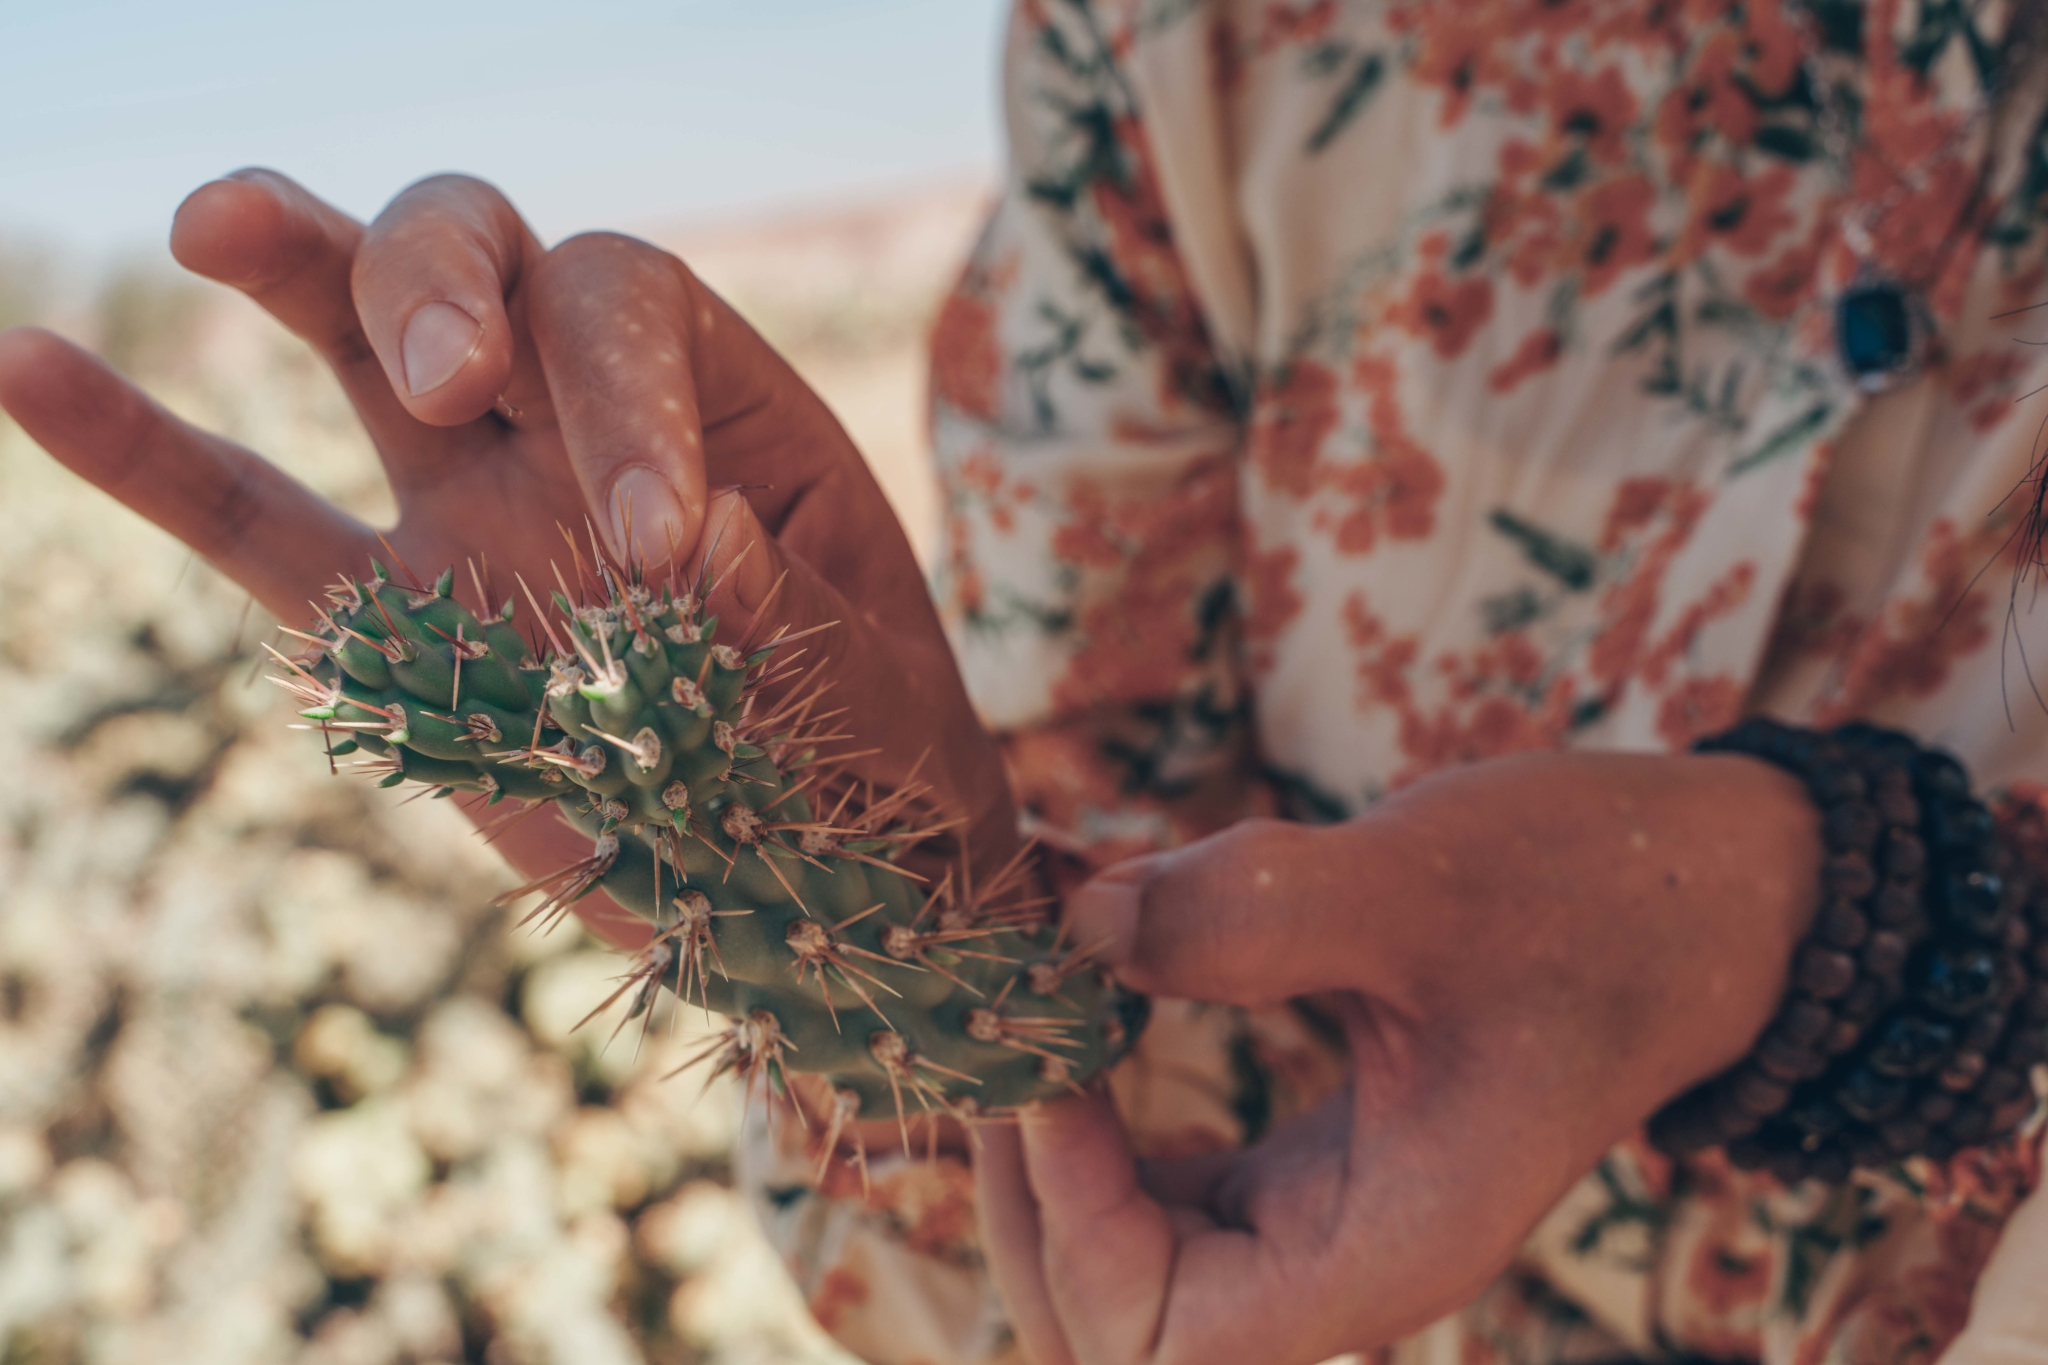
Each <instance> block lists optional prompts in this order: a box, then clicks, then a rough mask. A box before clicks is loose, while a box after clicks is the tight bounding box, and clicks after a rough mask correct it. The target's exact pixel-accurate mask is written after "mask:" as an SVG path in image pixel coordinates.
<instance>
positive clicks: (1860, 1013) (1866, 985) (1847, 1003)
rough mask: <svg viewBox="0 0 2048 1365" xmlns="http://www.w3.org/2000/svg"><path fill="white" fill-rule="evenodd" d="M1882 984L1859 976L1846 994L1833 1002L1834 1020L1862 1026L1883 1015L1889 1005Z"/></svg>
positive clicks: (1874, 978) (1870, 977)
mask: <svg viewBox="0 0 2048 1365" xmlns="http://www.w3.org/2000/svg"><path fill="white" fill-rule="evenodd" d="M1887 994H1888V993H1887V992H1886V990H1885V988H1884V983H1883V982H1882V981H1880V980H1878V979H1877V978H1876V977H1872V976H1859V977H1857V978H1856V984H1855V985H1853V986H1851V987H1850V988H1849V990H1848V993H1847V994H1845V995H1844V996H1843V997H1842V998H1841V999H1839V1000H1837V1001H1836V1002H1835V1018H1836V1019H1838V1020H1841V1021H1844V1022H1846V1023H1851V1024H1856V1025H1858V1026H1862V1025H1865V1024H1868V1023H1869V1022H1870V1021H1871V1020H1873V1019H1875V1018H1877V1016H1878V1015H1880V1014H1882V1013H1884V1007H1885V1006H1886V1005H1887V1004H1889V1003H1890V1001H1889V999H1888V998H1887Z"/></svg>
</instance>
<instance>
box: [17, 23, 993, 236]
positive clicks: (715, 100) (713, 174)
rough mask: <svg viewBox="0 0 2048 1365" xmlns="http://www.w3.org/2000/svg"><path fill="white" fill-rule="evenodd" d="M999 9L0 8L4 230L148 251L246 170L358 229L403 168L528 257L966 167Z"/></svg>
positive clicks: (918, 181) (983, 125)
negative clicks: (482, 190)
mask: <svg viewBox="0 0 2048 1365" xmlns="http://www.w3.org/2000/svg"><path fill="white" fill-rule="evenodd" d="M1002 9H1003V5H1002V0H663V2H661V3H656V2H655V0H575V2H574V3H564V2H563V0H496V2H495V3H478V2H477V0H346V2H345V3H341V4H334V3H318V0H178V3H172V4H166V3H164V0H0V235H7V236H13V237H19V238H26V239H29V240H33V241H37V242H39V243H42V244H46V245H49V246H54V247H57V248H59V249H62V250H64V251H66V252H68V253H70V254H74V255H87V256H95V255H108V254H118V253H124V252H132V251H136V250H149V249H160V246H161V243H162V242H163V240H164V237H165V233H166V232H167V230H168V228H169V225H170V220H171V214H172V212H173V210H175V209H176V207H177V205H178V202H179V201H180V200H181V199H183V198H184V196H185V195H186V194H187V193H188V192H190V191H191V190H192V189H194V188H196V187H197V186H199V185H201V184H203V183H204V182H206V181H207V180H210V179H212V178H214V177H215V176H218V175H220V174H222V173H224V172H226V171H229V170H232V169H234V168H236V167H238V166H247V165H266V166H271V167H274V168H276V169H278V170H281V171H284V172H285V173H287V174H289V175H291V176H293V177H294V178H296V179H298V180H299V181H300V182H301V183H303V184H305V185H307V186H308V187H310V188H311V189H313V190H314V191H315V192H316V193H319V194H321V195H322V196H324V197H325V198H327V199H329V200H330V201H332V202H334V203H337V204H339V205H340V206H341V207H343V208H345V209H347V210H349V211H350V212H352V213H355V214H357V215H358V216H365V217H366V216H369V215H373V214H374V213H375V212H376V211H377V209H378V208H379V207H380V206H381V205H382V204H383V203H384V202H385V201H386V200H388V199H389V198H390V197H391V195H392V194H394V193H395V192H396V191H397V190H399V189H401V188H402V187H403V186H405V185H406V184H408V183H410V182H411V181H413V180H416V179H418V178H419V177H421V176H423V175H428V174H432V173H434V172H437V171H444V170H461V171H467V172H469V173H472V174H475V175H480V176H482V177H484V178H485V179H488V180H491V181H493V182H494V183H496V184H498V185H499V186H500V187H502V188H503V189H505V190H506V191H507V192H508V193H509V194H510V195H511V196H512V199H513V201H514V202H515V203H517V204H519V205H520V206H521V208H522V209H524V210H525V211H526V213H527V215H528V217H529V219H530V220H531V221H532V222H533V224H534V226H535V228H536V229H537V230H538V231H539V232H540V234H541V236H542V237H543V238H545V239H547V240H550V241H554V240H559V239H560V238H562V237H565V236H568V235H569V234H571V233H573V232H577V231H581V230H583V229H587V228H596V227H613V228H624V229H627V230H631V229H632V228H634V227H635V226H637V225H641V224H648V223H655V222H662V221H670V222H673V221H676V220H679V219H689V218H707V217H708V218H716V217H720V216H725V215H729V214H732V213H735V212H743V211H745V210H746V209H749V208H753V207H759V206H772V205H780V204H800V203H803V202H805V201H807V200H829V199H831V198H833V197H843V196H846V195H848V194H859V193H862V192H886V191H887V190H888V189H889V188H890V187H892V186H906V187H907V186H917V185H924V184H931V183H937V182H940V181H945V180H950V179H957V178H961V177H964V176H967V175H972V174H986V173H987V171H988V170H989V168H991V167H993V165H994V164H995V160H996V156H997V134H996V97H997V80H996V58H997V42H998V35H999V26H1000V21H1001V14H1002Z"/></svg>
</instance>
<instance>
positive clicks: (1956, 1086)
mask: <svg viewBox="0 0 2048 1365" xmlns="http://www.w3.org/2000/svg"><path fill="white" fill-rule="evenodd" d="M1989 1065H1990V1063H1989V1062H1987V1061H1985V1060H1984V1054H1983V1053H1981V1052H1958V1053H1957V1054H1956V1055H1955V1056H1953V1057H1951V1058H1949V1059H1948V1064H1947V1065H1946V1066H1944V1067H1942V1069H1941V1070H1940V1071H1939V1072H1938V1073H1936V1075H1935V1078H1934V1080H1935V1084H1937V1085H1939V1086H1940V1087H1941V1088H1942V1089H1943V1090H1946V1091H1949V1092H1950V1093H1951V1094H1958V1095H1959V1094H1962V1093H1964V1092H1965V1091H1968V1090H1969V1089H1970V1088H1971V1087H1973V1086H1975V1085H1976V1084H1977V1081H1978V1079H1979V1078H1980V1077H1982V1076H1983V1074H1984V1068H1985V1067H1987V1066H1989Z"/></svg>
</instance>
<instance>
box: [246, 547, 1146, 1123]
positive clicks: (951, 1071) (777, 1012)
mask: <svg viewBox="0 0 2048 1365" xmlns="http://www.w3.org/2000/svg"><path fill="white" fill-rule="evenodd" d="M580 567H581V566H580V565H579V568H580ZM371 569H372V575H373V576H372V577H371V578H370V580H369V581H367V582H362V581H354V580H351V581H348V582H345V583H342V584H340V585H338V586H337V587H335V588H333V589H331V590H330V594H329V596H330V601H331V603H332V608H331V610H329V611H327V612H326V613H324V614H323V616H322V618H321V621H320V624H319V626H318V627H317V628H316V629H315V630H314V631H312V632H293V634H295V635H296V636H297V637H298V638H299V639H300V640H301V641H302V642H304V643H305V644H306V645H307V646H308V648H307V650H306V651H305V652H304V653H302V654H301V655H300V656H299V657H297V658H293V659H286V658H285V657H284V656H283V655H281V654H280V655H278V657H279V659H281V660H283V662H284V664H285V666H286V668H287V669H288V670H289V672H288V674H287V675H286V676H284V677H281V678H280V679H279V681H280V682H282V683H284V684H285V685H286V686H287V687H288V688H289V689H290V690H291V691H292V692H293V693H294V694H295V695H296V696H297V697H298V698H299V700H300V701H301V702H302V703H303V704H304V709H303V710H302V711H301V713H300V714H301V715H303V716H304V717H306V719H307V720H308V721H310V722H312V728H314V729H317V730H318V731H319V732H320V733H321V734H322V735H323V736H325V737H326V738H327V740H328V748H329V753H330V754H331V755H333V756H334V757H336V758H342V757H350V762H351V765H352V766H353V767H355V768H357V769H358V770H364V771H368V772H369V773H371V774H381V775H382V781H383V784H384V785H387V786H397V785H399V784H401V783H405V782H414V783H420V784H424V785H425V786H427V787H429V788H432V789H435V795H437V796H447V795H450V794H452V793H453V792H456V791H466V792H478V793H483V794H485V795H487V797H488V799H489V800H490V801H491V802H493V803H499V802H504V801H507V800H508V799H510V800H513V801H517V802H524V803H529V804H530V803H537V802H552V803H554V805H555V806H556V808H557V809H558V810H559V811H560V812H561V813H562V814H563V815H564V816H566V818H567V819H568V821H569V822H570V823H571V824H573V825H574V826H575V827H576V828H578V829H580V830H582V831H583V832H585V833H587V834H588V835H589V836H590V839H591V849H590V856H589V857H587V858H584V859H582V860H581V861H579V862H576V863H574V864H571V865H570V866H568V867H565V868H562V869H560V870H559V871H557V872H554V873H552V874H550V875H548V876H545V877H542V878H540V879H538V880H536V881H534V882H532V883H530V884H529V885H527V886H525V887H522V888H520V890H519V891H517V892H514V893H512V896H515V897H516V896H521V895H526V894H532V893H538V894H539V895H540V897H541V900H540V903H539V905H538V907H537V908H536V909H535V910H534V911H533V913H532V915H531V916H529V918H534V919H539V920H541V921H543V922H545V921H549V920H552V919H554V918H558V917H560V916H562V915H565V914H567V913H569V907H570V906H572V905H573V904H574V903H575V902H576V901H577V900H579V899H581V898H582V897H584V896H587V895H589V894H590V893H591V892H593V891H596V890H598V889H600V888H601V889H602V890H604V891H605V892H606V893H607V894H608V895H609V896H610V897H611V898H612V899H613V900H615V901H616V902H618V904H620V905H622V906H624V907H626V908H627V909H629V910H631V911H633V912H634V913H636V914H638V915H639V916H641V917H642V918H643V919H645V920H646V921H647V922H648V923H649V924H650V925H651V926H652V927H653V929H654V937H653V939H652V940H651V941H650V942H649V943H648V944H647V945H646V946H645V947H644V948H642V949H641V950H640V951H639V952H638V954H637V955H636V956H635V957H634V959H633V961H632V963H631V965H630V968H629V970H628V972H627V974H626V975H625V977H624V978H623V980H624V984H623V985H622V986H621V987H620V988H619V990H618V992H616V993H615V994H614V996H613V997H612V999H613V1000H617V999H619V998H620V997H621V996H624V995H627V994H628V993H631V995H632V997H633V998H632V1001H631V1005H632V1008H633V1010H634V1011H635V1012H636V1013H642V1012H644V1011H646V1010H647V1008H648V1007H649V1006H650V1005H651V1004H652V1003H653V1001H654V998H655V996H656V994H657V992H658V991H659V990H661V989H662V988H663V987H664V986H666V987H667V988H669V989H671V990H673V991H674V992H675V993H676V995H678V996H679V997H681V998H682V1000H683V1001H685V1002H687V1003H689V1004H693V1005H701V1006H702V1007H703V1008H705V1009H706V1010H710V1011H715V1012H717V1013H720V1014H724V1015H727V1016H729V1017H730V1019H731V1023H730V1026H729V1027H728V1028H727V1029H726V1030H725V1031H724V1032H723V1034H722V1035H720V1036H719V1037H717V1038H716V1039H715V1040H714V1041H713V1042H712V1044H711V1045H710V1047H709V1049H708V1050H707V1052H706V1053H705V1055H704V1060H705V1061H706V1062H707V1063H708V1064H709V1065H711V1066H712V1068H713V1069H714V1071H716V1072H723V1071H732V1072H736V1073H738V1074H739V1076H740V1077H741V1079H742V1081H743V1082H744V1083H745V1084H746V1085H747V1086H748V1087H749V1090H750V1091H751V1089H752V1087H753V1086H754V1085H755V1084H757V1083H758V1084H760V1085H762V1086H766V1087H772V1088H773V1089H774V1090H775V1091H776V1092H778V1093H787V1088H786V1086H785V1081H784V1073H786V1072H815V1073H819V1074H820V1075H822V1076H825V1077H827V1078H829V1081H830V1095H831V1101H830V1106H829V1108H830V1112H828V1113H826V1114H823V1115H816V1114H813V1115H810V1116H809V1117H808V1119H807V1121H815V1122H822V1123H823V1125H824V1126H825V1127H826V1128H827V1129H828V1130H829V1132H830V1134H831V1136H832V1138H833V1139H836V1138H837V1136H838V1134H839V1132H840V1131H841V1130H842V1129H843V1128H844V1126H845V1125H846V1124H847V1122H848V1121H849V1120H851V1119H854V1118H889V1117H894V1118H896V1119H897V1120H899V1122H900V1121H901V1120H902V1119H903V1118H904V1117H905V1116H906V1115H907V1114H908V1115H914V1114H916V1113H919V1112H925V1113H937V1112H948V1113H952V1114H954V1115H956V1116H962V1117H972V1116H975V1115H989V1114H996V1113H1000V1112H1002V1111H1005V1110H1010V1109H1014V1108H1015V1107H1017V1106H1018V1105H1022V1104H1025V1103H1028V1102H1029V1101H1031V1100H1034V1099H1038V1098H1041V1097H1046V1096H1051V1095H1055V1094H1059V1093H1061V1092H1064V1091H1067V1090H1069V1089H1071V1088H1073V1087H1074V1086H1075V1085H1077V1084H1078V1083H1079V1082H1081V1081H1083V1080H1085V1079H1087V1078H1088V1077H1089V1076H1091V1075H1092V1074H1094V1073H1095V1072H1097V1071H1099V1070H1100V1069H1101V1068H1103V1067H1104V1066H1106V1065H1108V1064H1109V1063H1110V1062H1112V1061H1114V1060H1115V1059H1116V1058H1117V1057H1118V1056H1120V1055H1121V1054H1122V1053H1123V1051H1124V1050H1125V1048H1126V1047H1127V1045H1128V1042H1129V1038H1130V1035H1131V1032H1132V1030H1133V1029H1134V1028H1135V1027H1136V1025H1137V1024H1138V1022H1139V1021H1140V1019H1141V1018H1142V1015H1141V1012H1140V1011H1141V1009H1142V1002H1141V1001H1139V1000H1137V999H1136V998H1135V997H1132V996H1129V995H1127V994H1125V993H1123V992H1121V991H1120V990H1119V989H1118V988H1117V987H1116V986H1115V985H1114V984H1113V983H1112V982H1111V981H1110V980H1109V979H1108V977H1107V975H1106V974H1105V973H1104V972H1102V971H1101V970H1099V969H1098V968H1096V967H1095V966H1094V965H1092V964H1091V963H1090V962H1089V960H1088V958H1087V955H1086V953H1085V952H1084V951H1082V949H1083V947H1084V946H1085V945H1075V944H1073V943H1070V942H1068V941H1066V940H1065V939H1064V938H1063V937H1062V935H1061V933H1060V931H1059V930H1058V928H1057V927H1056V926H1055V924H1054V923H1053V919H1054V916H1053V915H1052V914H1051V912H1050V910H1049V909H1048V907H1047V904H1046V902H1045V901H1044V900H1042V899H1033V898H1032V890H1033V887H1034V884H1035V883H1034V879H1033V878H1032V877H1031V875H1030V872H1031V865H1030V855H1029V854H1028V853H1020V854H1019V855H1018V856H1017V857H1016V858H1015V859H1013V860H1012V861H1011V862H1010V863H1009V864H1008V865H1007V866H1006V867H1004V868H1003V869H1002V870H1001V871H1000V872H998V873H996V874H995V875H993V876H991V877H985V878H983V879H982V882H981V884H980V885H978V886H976V885H972V884H970V879H969V878H968V877H967V876H966V875H965V873H964V872H963V871H961V870H959V869H955V870H954V871H953V872H941V873H939V874H938V875H936V876H933V877H930V878H927V877H922V876H919V875H917V874H915V873H913V872H912V871H911V870H909V869H908V868H904V867H901V866H899V865H898V859H899V858H901V857H902V856H903V855H904V853H906V852H907V851H908V850H909V849H910V848H911V847H912V846H914V845H916V844H918V843H920V842H922V841H924V840H926V839H928V838H930V837H931V836H932V835H933V834H934V833H937V832H938V831H940V830H943V829H946V828H949V827H950V826H949V824H948V822H947V821H946V820H945V819H944V818H943V813H934V812H933V811H931V810H930V809H928V808H927V807H926V806H925V803H924V801H923V798H924V796H925V795H926V791H925V789H924V788H923V787H922V785H921V784H918V783H915V782H914V781H913V782H911V783H909V784H908V785H905V786H902V787H900V788H899V789H897V790H895V791H890V792H876V791H873V790H871V789H870V788H869V787H868V786H867V784H866V783H864V782H860V781H857V780H855V779H854V778H852V777H851V776H850V775H848V774H847V773H846V772H845V771H844V770H843V769H842V768H840V767H839V766H838V765H837V764H835V763H834V761H833V758H832V753H831V751H832V750H833V749H834V748H835V746H839V747H841V748H847V747H850V745H847V743H846V741H847V740H848V738H849V737H847V736H843V735H839V734H837V733H834V732H835V731H836V728H837V727H836V724H835V722H834V720H833V719H832V718H830V717H827V716H826V715H824V714H823V712H824V711H825V709H826V708H824V707H823V706H821V704H820V698H821V695H822V693H823V691H824V688H823V687H821V686H820V683H821V681H823V682H828V681H829V680H821V679H820V678H819V676H818V674H819V673H820V671H821V668H820V667H817V666H813V667H810V668H806V666H805V663H804V661H803V658H802V656H803V654H804V650H803V649H801V648H796V647H793V646H795V645H796V642H797V640H798V638H799V637H798V636H795V635H789V634H786V633H785V634H782V635H778V636H775V637H773V638H770V639H768V640H767V641H765V642H764V643H762V644H761V645H759V646H758V647H755V648H751V650H749V646H748V644H747V642H746V641H737V642H733V643H722V642H720V641H719V640H718V638H717V633H718V622H717V620H716V618H709V619H707V618H706V617H705V616H704V614H703V606H702V597H701V595H700V594H701V592H702V588H703V585H702V584H701V583H699V584H697V585H696V587H697V591H689V590H678V589H677V588H676V587H675V586H674V585H673V584H671V585H670V586H669V587H667V588H664V589H662V590H660V591H659V592H657V591H654V590H652V589H650V588H649V587H647V586H645V585H644V584H643V583H642V582H639V581H635V578H637V575H635V576H628V575H625V574H621V573H619V572H617V571H616V570H613V569H610V568H608V567H600V568H598V569H596V570H594V571H591V570H584V571H583V572H582V573H581V579H582V581H583V583H584V584H585V585H586V589H585V594H584V595H585V598H586V600H584V601H582V602H580V603H578V602H574V601H571V600H570V598H569V597H568V596H567V595H566V593H557V594H555V595H554V601H555V605H556V607H557V608H559V610H560V613H561V616H560V619H559V620H550V619H549V618H548V616H547V614H546V613H544V612H543V611H542V610H541V609H540V607H539V605H538V603H536V602H534V600H533V598H532V596H531V593H530V592H528V593H527V594H526V600H527V603H528V605H529V606H531V608H532V610H533V613H534V619H535V621H536V622H537V625H538V631H539V633H538V634H536V635H535V637H534V639H533V642H532V643H529V640H528V638H527V636H526V635H525V634H522V632H521V630H520V629H519V628H518V627H517V626H516V625H515V620H514V616H515V607H514V603H513V602H512V601H510V600H508V601H507V602H506V603H505V605H504V607H503V609H502V610H501V611H500V612H499V613H498V615H497V616H496V617H494V618H492V619H489V620H483V619H479V618H478V617H477V616H476V615H474V614H473V613H471V612H470V611H469V610H468V609H467V608H466V607H464V606H462V605H461V604H460V603H459V602H457V601H456V600H455V597H454V595H453V591H452V587H453V583H454V574H453V571H452V570H451V571H450V572H448V573H444V574H442V575H441V577H440V578H439V580H437V581H436V582H435V583H434V585H433V586H432V587H405V586H401V585H399V584H396V583H393V582H391V581H389V579H388V576H387V574H386V572H385V570H384V569H383V567H382V566H381V565H379V564H378V563H377V562H376V561H374V560H372V561H371ZM521 586H522V588H524V584H522V585H521ZM478 589H479V597H480V599H482V584H481V582H479V584H478ZM485 600H487V599H485ZM765 605H766V604H764V606H765ZM809 633H810V632H803V634H809ZM542 645H545V648H544V649H543V648H539V646H542ZM743 651H748V652H743ZM351 756H352V757H351ZM508 813H510V812H509V811H508ZM510 898H511V897H508V898H507V899H510ZM606 1003H607V1004H609V1003H611V1002H610V1001H607V1002H606ZM600 1008H602V1006H600ZM593 1013H596V1011H593ZM812 1093H813V1094H814V1095H815V1094H816V1093H817V1092H816V1091H813V1092H812ZM812 1107H813V1108H815V1107H817V1106H816V1105H813V1106H812ZM831 1148H832V1142H831V1141H828V1143H827V1155H828V1156H829V1153H830V1150H831Z"/></svg>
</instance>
